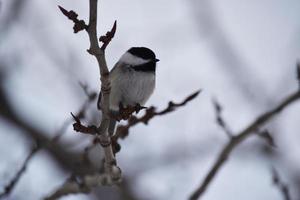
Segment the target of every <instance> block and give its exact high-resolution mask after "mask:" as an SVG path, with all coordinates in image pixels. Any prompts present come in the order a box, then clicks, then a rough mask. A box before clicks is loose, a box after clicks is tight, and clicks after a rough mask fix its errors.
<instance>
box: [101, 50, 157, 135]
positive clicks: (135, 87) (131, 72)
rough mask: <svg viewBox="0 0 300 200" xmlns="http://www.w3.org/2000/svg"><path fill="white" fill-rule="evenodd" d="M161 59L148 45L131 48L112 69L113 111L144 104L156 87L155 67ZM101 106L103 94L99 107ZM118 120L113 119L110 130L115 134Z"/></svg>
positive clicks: (116, 111)
mask: <svg viewBox="0 0 300 200" xmlns="http://www.w3.org/2000/svg"><path fill="white" fill-rule="evenodd" d="M158 61H159V59H157V58H156V56H155V54H154V52H153V51H152V50H151V49H149V48H146V47H132V48H130V49H129V50H128V51H127V52H125V54H123V55H122V57H121V58H120V59H119V61H118V62H117V63H116V64H115V66H114V67H113V69H112V70H111V71H110V74H109V78H110V82H111V91H110V96H109V108H110V111H111V112H112V113H115V114H117V113H118V112H119V106H120V105H122V106H124V107H127V106H136V105H137V104H139V105H141V106H143V105H144V104H145V103H146V101H147V100H148V99H149V97H150V96H151V94H152V93H153V91H154V87H155V69H156V63H157V62H158ZM100 107H101V94H100V95H99V99H98V108H100ZM115 125H116V120H114V119H111V122H110V125H109V129H108V132H109V134H110V135H113V132H114V128H115Z"/></svg>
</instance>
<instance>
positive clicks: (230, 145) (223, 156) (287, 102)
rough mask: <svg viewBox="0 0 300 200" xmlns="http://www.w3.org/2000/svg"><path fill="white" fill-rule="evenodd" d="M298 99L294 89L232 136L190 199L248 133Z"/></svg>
mask: <svg viewBox="0 0 300 200" xmlns="http://www.w3.org/2000/svg"><path fill="white" fill-rule="evenodd" d="M298 99H300V91H296V92H295V93H293V94H291V95H289V96H288V97H287V98H285V99H284V100H283V101H282V102H281V103H280V104H279V105H278V106H277V107H275V108H274V109H271V110H270V111H268V112H266V113H264V114H262V115H261V116H259V117H258V118H257V119H256V120H255V121H253V122H252V123H251V124H250V125H249V126H248V127H247V128H245V129H244V130H243V131H242V132H240V133H239V134H237V135H236V136H233V137H232V138H231V140H230V141H229V142H228V143H227V144H226V145H225V146H224V147H223V149H222V150H221V152H220V154H219V156H218V157H217V159H216V161H215V163H214V164H213V166H212V168H211V169H210V170H209V172H208V174H207V175H206V176H205V178H204V180H203V182H202V183H201V185H200V186H199V187H198V188H197V189H196V190H195V191H194V192H193V193H192V195H191V196H190V200H196V199H198V198H199V197H200V196H201V195H203V193H204V192H205V190H206V189H207V187H208V186H209V184H210V183H211V181H212V180H213V179H214V177H215V176H216V175H217V173H218V172H219V170H220V169H221V167H222V166H223V165H224V164H225V161H226V160H227V159H228V157H229V156H230V154H231V152H232V150H233V149H234V148H235V147H236V146H238V145H239V144H240V143H242V142H243V141H244V140H245V139H246V138H248V137H249V136H250V135H252V134H255V133H256V131H257V130H258V129H259V128H260V127H261V126H263V125H264V124H266V123H267V122H268V121H270V120H271V119H272V118H273V117H274V116H275V115H277V114H278V113H279V112H281V111H282V110H283V109H285V108H286V107H288V106H289V105H290V104H291V103H293V102H295V101H296V100H298Z"/></svg>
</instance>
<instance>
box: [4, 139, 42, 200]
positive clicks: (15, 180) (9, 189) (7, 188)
mask: <svg viewBox="0 0 300 200" xmlns="http://www.w3.org/2000/svg"><path fill="white" fill-rule="evenodd" d="M39 149H40V146H39V145H36V146H35V147H33V148H32V150H31V151H30V153H29V155H28V156H27V158H26V159H25V161H24V163H23V165H22V167H21V168H20V170H19V171H18V172H17V173H16V174H15V176H14V178H13V179H12V180H11V181H10V182H9V184H8V185H7V186H5V189H4V192H3V193H1V194H0V199H1V198H4V197H6V196H8V195H9V194H10V193H11V192H12V190H13V189H14V187H15V185H16V184H17V183H18V181H19V179H20V178H21V176H22V175H23V174H24V172H25V170H26V167H27V165H28V163H29V161H30V160H31V158H32V157H33V156H34V155H35V153H36V152H37V151H38V150H39Z"/></svg>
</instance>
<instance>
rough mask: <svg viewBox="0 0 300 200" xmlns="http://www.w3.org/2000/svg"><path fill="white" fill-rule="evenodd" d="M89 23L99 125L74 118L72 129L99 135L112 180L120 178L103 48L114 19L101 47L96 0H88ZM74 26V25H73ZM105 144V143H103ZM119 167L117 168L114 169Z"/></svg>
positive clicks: (110, 35) (68, 13) (70, 14)
mask: <svg viewBox="0 0 300 200" xmlns="http://www.w3.org/2000/svg"><path fill="white" fill-rule="evenodd" d="M89 5H90V8H89V24H88V26H87V27H86V28H85V29H86V31H87V33H88V36H89V40H90V48H89V49H88V50H87V51H88V52H89V53H90V54H91V55H93V56H95V58H96V60H97V62H98V67H99V71H100V80H101V91H100V92H101V94H102V101H101V102H102V105H101V111H102V118H101V122H100V125H99V127H95V126H88V127H85V126H83V125H82V124H81V123H80V121H79V119H76V118H75V117H74V116H73V117H74V119H75V121H76V123H75V124H74V130H75V131H79V132H82V133H89V134H91V133H92V132H93V133H94V134H95V135H96V137H99V139H100V141H101V142H100V144H102V147H103V149H104V155H105V156H104V157H105V163H104V165H105V173H108V174H109V175H110V176H111V179H112V180H115V179H121V170H120V169H119V167H118V166H117V162H116V159H115V156H114V153H113V150H112V145H111V139H110V136H109V134H108V132H107V129H108V125H109V121H110V112H109V94H110V80H109V70H108V67H107V64H106V59H105V48H106V47H107V45H108V44H109V42H110V41H111V39H112V38H113V37H114V34H115V32H116V26H117V25H116V21H115V22H114V25H113V27H112V29H111V31H109V32H107V33H106V35H105V36H101V37H100V41H101V42H103V45H102V47H101V48H100V47H99V43H98V38H97V5H98V0H90V1H89ZM59 8H60V10H61V11H62V12H63V14H64V15H66V16H67V17H68V18H69V19H71V20H72V21H73V22H74V23H75V26H76V23H78V19H77V14H76V13H75V12H74V11H72V10H71V11H66V10H65V9H64V8H62V7H61V6H59ZM75 26H74V27H75ZM104 144H105V145H104ZM116 169H119V170H116Z"/></svg>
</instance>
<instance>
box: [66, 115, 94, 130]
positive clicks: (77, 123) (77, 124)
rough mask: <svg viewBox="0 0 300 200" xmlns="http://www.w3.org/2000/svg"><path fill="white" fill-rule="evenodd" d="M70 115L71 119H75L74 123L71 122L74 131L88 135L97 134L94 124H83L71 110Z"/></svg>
mask: <svg viewBox="0 0 300 200" xmlns="http://www.w3.org/2000/svg"><path fill="white" fill-rule="evenodd" d="M71 115H72V117H73V119H74V120H75V123H74V124H73V129H74V131H76V132H80V133H84V134H90V135H96V134H97V127H96V126H94V125H91V126H84V125H82V124H81V121H80V119H79V118H78V117H76V116H75V115H74V114H73V113H72V112H71Z"/></svg>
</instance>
